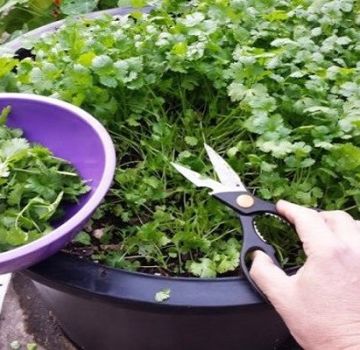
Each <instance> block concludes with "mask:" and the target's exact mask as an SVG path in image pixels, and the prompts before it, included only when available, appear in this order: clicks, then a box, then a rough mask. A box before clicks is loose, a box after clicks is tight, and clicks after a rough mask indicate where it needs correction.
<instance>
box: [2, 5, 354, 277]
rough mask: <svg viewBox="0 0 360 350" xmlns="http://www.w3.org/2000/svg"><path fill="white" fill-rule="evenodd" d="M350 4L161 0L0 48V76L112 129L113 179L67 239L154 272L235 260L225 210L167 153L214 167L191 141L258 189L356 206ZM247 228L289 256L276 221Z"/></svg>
mask: <svg viewBox="0 0 360 350" xmlns="http://www.w3.org/2000/svg"><path fill="white" fill-rule="evenodd" d="M359 6H360V5H359V3H358V2H355V1H352V0H333V1H307V0H292V1H280V0H276V1H275V0H266V1H258V0H219V1H216V2H214V1H210V0H197V1H191V2H188V1H171V0H169V1H164V2H163V3H162V5H160V7H159V8H158V9H157V10H155V11H153V13H152V14H150V15H144V14H142V13H141V12H139V11H138V10H134V12H133V13H132V14H130V15H129V16H126V17H123V18H121V19H119V20H113V19H112V18H102V19H98V20H86V19H84V20H81V21H78V20H77V21H71V20H69V21H68V25H67V26H66V27H64V28H63V29H61V30H59V31H58V32H57V33H56V34H55V35H51V36H49V37H47V38H44V39H42V40H40V41H38V42H37V43H35V44H34V49H33V53H34V54H35V55H36V59H35V60H32V59H31V58H27V59H24V60H22V61H21V62H19V61H17V60H15V59H13V58H11V57H2V58H0V89H2V90H5V91H22V92H31V93H37V94H43V95H50V96H53V97H56V98H61V99H64V100H66V101H69V102H71V103H74V104H76V105H79V106H81V107H82V108H84V109H86V110H88V111H89V112H91V113H92V114H93V115H95V116H96V117H97V118H98V119H99V120H101V122H102V123H104V124H105V125H106V127H107V128H108V130H109V132H110V133H111V135H112V137H113V140H114V142H115V146H116V151H117V157H118V167H117V170H116V176H115V180H114V184H113V186H112V189H111V191H110V193H109V195H108V196H107V198H106V200H105V202H104V203H103V205H102V206H101V207H100V208H99V209H98V210H97V212H96V214H95V215H94V217H93V218H92V220H91V221H90V222H89V223H88V225H87V226H86V227H85V230H84V231H83V232H81V233H80V235H79V236H78V239H77V240H78V242H79V243H77V244H81V246H80V247H78V246H77V244H75V245H73V246H72V247H69V248H68V250H70V251H71V252H72V253H73V254H74V253H75V254H76V252H77V251H79V254H81V255H87V256H89V257H91V258H92V259H94V260H96V261H100V262H103V263H106V264H108V265H110V266H114V267H119V268H126V269H129V270H140V271H145V272H155V273H161V274H164V275H195V276H200V277H215V276H218V275H222V276H223V275H228V274H234V273H237V268H238V259H239V249H240V246H241V230H240V228H239V223H238V221H237V220H236V218H234V216H233V215H232V214H231V213H229V212H228V211H227V210H226V209H225V208H224V207H223V206H222V205H220V204H219V203H217V202H216V201H215V200H213V199H211V198H210V199H209V197H208V195H207V194H206V191H199V190H194V188H193V187H192V186H191V184H189V183H188V182H187V181H186V180H184V179H183V178H182V176H181V175H179V174H177V173H176V172H175V171H174V169H172V167H171V166H170V162H171V161H178V162H181V163H183V164H184V165H186V166H189V167H191V168H192V169H194V170H196V171H199V172H201V173H204V174H208V175H210V176H212V175H213V174H212V173H211V169H210V167H209V162H208V161H207V159H206V158H205V154H204V149H203V142H204V141H206V142H207V143H208V144H210V145H211V146H213V147H214V148H215V149H216V150H217V151H219V152H220V154H222V155H223V156H224V157H225V158H226V159H227V160H228V161H229V163H230V164H231V165H232V166H233V167H234V169H235V170H236V171H237V172H238V173H239V174H241V175H242V178H243V179H244V182H245V183H246V185H247V186H248V187H249V189H250V190H251V191H253V192H254V193H256V194H257V195H259V196H260V197H262V198H264V199H268V200H272V201H275V200H277V199H279V198H285V199H288V200H291V201H293V202H297V203H299V204H303V205H307V206H310V207H320V208H323V209H340V208H341V209H345V210H347V211H349V212H350V213H351V214H352V215H354V216H355V217H357V218H358V217H359V212H358V207H359V201H360V186H359V185H360V175H359V170H360V148H359V142H360V138H359V136H360V133H359V126H360V108H359V107H360V102H359V101H360V66H359V63H358V57H359V51H360V35H359V33H360V30H359V29H360V28H359V24H360V18H359ZM15 67H16V71H14V68H15ZM259 226H260V227H261V228H262V230H263V231H265V232H264V234H265V235H266V237H267V238H269V240H270V241H271V243H272V244H273V245H274V246H275V247H276V249H277V252H278V255H279V256H280V258H281V260H282V262H283V264H284V265H285V266H291V265H294V264H299V263H300V262H301V261H302V259H303V255H302V252H301V250H300V249H299V243H298V241H297V239H296V236H295V235H294V234H293V233H291V232H290V230H289V229H288V228H287V227H283V226H281V225H280V224H279V223H278V222H272V223H271V225H270V224H269V222H268V221H267V222H266V223H264V222H262V223H261V222H260V223H259Z"/></svg>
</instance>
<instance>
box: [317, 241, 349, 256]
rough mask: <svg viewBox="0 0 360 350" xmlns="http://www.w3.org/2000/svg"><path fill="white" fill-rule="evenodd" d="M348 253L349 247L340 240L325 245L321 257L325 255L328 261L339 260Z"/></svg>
mask: <svg viewBox="0 0 360 350" xmlns="http://www.w3.org/2000/svg"><path fill="white" fill-rule="evenodd" d="M350 252H351V247H350V246H349V245H348V244H346V243H344V242H343V241H341V240H337V241H336V242H332V243H328V244H326V248H325V249H324V251H323V253H324V254H323V255H325V256H326V257H327V258H328V259H340V258H343V257H344V256H347V255H349V254H350Z"/></svg>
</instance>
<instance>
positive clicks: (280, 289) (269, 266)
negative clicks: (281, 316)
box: [250, 250, 289, 303]
mask: <svg viewBox="0 0 360 350" xmlns="http://www.w3.org/2000/svg"><path fill="white" fill-rule="evenodd" d="M250 276H251V278H252V279H253V281H254V282H255V283H256V285H257V286H258V287H259V288H260V289H261V290H262V291H263V293H264V294H265V295H266V296H267V297H268V299H269V301H270V302H271V303H277V302H278V300H279V297H280V294H281V295H283V293H284V292H285V293H286V290H287V288H288V284H289V277H288V276H287V275H286V274H285V272H284V271H283V270H281V269H280V268H279V267H278V266H276V265H275V264H274V262H273V261H272V260H271V258H270V257H269V256H268V255H267V254H265V253H264V252H262V251H260V250H257V251H255V252H254V253H253V262H252V265H251V268H250Z"/></svg>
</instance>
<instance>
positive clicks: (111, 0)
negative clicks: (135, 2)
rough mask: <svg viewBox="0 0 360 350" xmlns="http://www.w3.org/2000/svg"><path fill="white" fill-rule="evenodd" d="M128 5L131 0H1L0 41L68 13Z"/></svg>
mask: <svg viewBox="0 0 360 350" xmlns="http://www.w3.org/2000/svg"><path fill="white" fill-rule="evenodd" d="M118 5H119V6H125V5H131V0H120V1H118V0H0V43H1V42H4V41H7V40H10V39H12V38H14V37H16V36H18V35H20V34H22V33H24V32H27V31H29V30H31V29H34V28H37V27H39V26H42V25H45V24H47V23H50V22H53V21H57V20H60V19H62V18H64V17H66V16H69V15H79V14H84V13H88V12H92V11H95V10H103V9H108V8H113V7H117V6H118Z"/></svg>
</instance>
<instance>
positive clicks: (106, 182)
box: [0, 93, 116, 264]
mask: <svg viewBox="0 0 360 350" xmlns="http://www.w3.org/2000/svg"><path fill="white" fill-rule="evenodd" d="M3 99H10V100H11V99H12V100H25V101H34V102H38V103H45V104H50V105H53V106H55V107H57V108H61V109H65V110H67V111H69V112H70V113H72V114H74V115H76V116H77V117H78V118H80V119H82V120H83V121H85V122H86V124H88V125H89V126H90V127H91V128H92V129H93V130H94V131H95V132H96V134H97V135H98V136H99V138H100V142H101V144H102V146H103V150H104V156H105V164H104V169H103V173H102V176H101V178H100V181H99V185H98V186H97V188H96V189H95V190H94V192H93V193H92V194H91V196H90V197H89V199H88V201H87V202H86V203H85V205H84V206H83V207H82V208H80V210H79V211H78V212H77V213H76V214H74V215H73V216H72V217H71V218H69V219H68V220H66V221H65V222H64V223H63V224H61V225H60V226H58V227H57V228H55V229H54V230H52V231H51V232H49V233H48V234H46V235H44V236H43V237H40V238H38V239H36V240H35V241H33V242H30V243H27V244H25V245H23V246H20V247H17V248H14V249H11V250H8V251H6V252H2V253H0V264H4V263H6V262H10V261H11V260H15V259H19V258H20V257H25V256H27V255H29V254H31V253H35V252H36V251H38V250H41V249H43V248H45V247H46V246H48V245H51V244H52V243H54V242H56V241H57V240H59V239H60V238H61V237H63V236H66V234H69V232H71V231H72V230H74V229H75V228H76V227H77V226H78V225H79V224H80V223H81V222H82V221H83V220H84V218H86V217H88V216H90V215H91V214H92V212H93V211H94V210H95V209H96V208H97V207H98V205H99V204H100V202H101V201H102V199H103V198H104V196H105V195H106V193H107V191H108V190H109V188H110V186H111V183H112V180H113V176H114V173H115V166H116V156H115V148H114V144H113V141H112V139H111V137H110V135H109V134H108V132H107V131H106V129H105V127H104V126H103V125H102V124H101V123H100V122H99V121H98V120H96V119H95V118H94V117H93V116H92V115H90V114H89V113H87V112H85V111H84V110H82V109H81V108H79V107H77V106H74V105H72V104H70V103H68V102H64V101H61V100H57V99H55V98H51V97H46V96H40V95H33V94H27V93H0V100H3Z"/></svg>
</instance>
